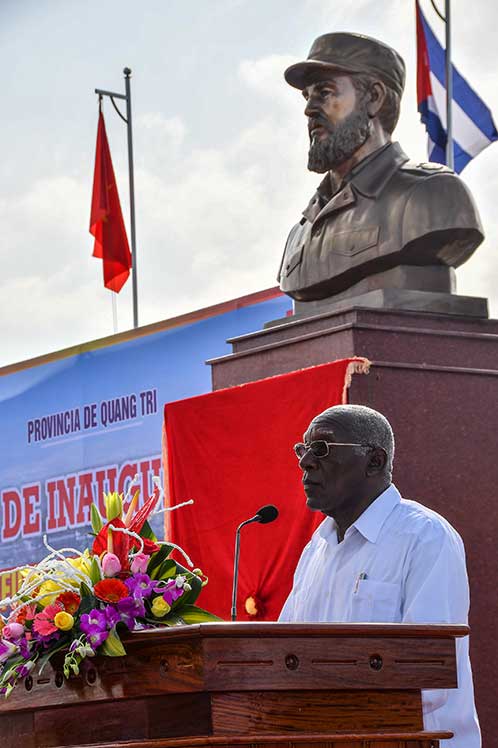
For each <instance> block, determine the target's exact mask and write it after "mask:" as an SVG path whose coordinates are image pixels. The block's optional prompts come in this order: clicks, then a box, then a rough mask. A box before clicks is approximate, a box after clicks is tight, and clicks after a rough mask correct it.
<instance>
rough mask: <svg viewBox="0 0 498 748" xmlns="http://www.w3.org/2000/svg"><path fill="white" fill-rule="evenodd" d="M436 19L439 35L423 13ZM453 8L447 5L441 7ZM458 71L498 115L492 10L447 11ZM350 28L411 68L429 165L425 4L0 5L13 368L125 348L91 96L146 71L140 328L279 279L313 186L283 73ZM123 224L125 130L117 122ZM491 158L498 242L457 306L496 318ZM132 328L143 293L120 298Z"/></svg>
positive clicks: (114, 143) (7, 357)
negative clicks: (418, 34) (477, 301)
mask: <svg viewBox="0 0 498 748" xmlns="http://www.w3.org/2000/svg"><path fill="white" fill-rule="evenodd" d="M422 4H423V8H424V10H425V12H426V15H427V17H428V18H429V19H430V21H431V22H432V25H433V27H434V28H435V31H436V33H438V34H439V36H440V37H441V36H442V34H443V28H442V24H441V22H439V21H438V19H437V17H436V16H435V14H434V12H433V11H432V9H431V6H430V3H429V2H428V0H423V3H422ZM440 4H442V0H440ZM452 8H453V22H454V36H453V45H454V60H455V63H456V64H457V66H458V67H459V69H460V71H461V72H462V73H463V75H464V76H466V77H467V78H468V80H469V82H470V83H471V84H472V85H473V86H474V87H475V88H476V89H477V90H478V91H479V93H480V95H481V96H483V98H485V100H486V101H487V103H488V105H489V106H490V107H491V108H492V110H494V112H495V117H496V118H498V87H497V85H496V83H497V81H496V78H497V74H496V72H495V71H496V61H497V50H496V44H495V41H494V38H495V34H496V28H497V26H498V6H497V5H496V4H495V3H492V2H490V1H489V0H486V1H484V0H482V1H481V2H480V3H477V4H475V5H473V6H472V13H469V6H468V3H464V2H463V0H453V2H452ZM344 30H346V31H347V30H349V31H357V32H360V33H365V34H368V35H371V36H375V37H377V38H379V39H381V40H383V41H385V42H387V43H388V44H391V45H392V46H394V47H396V48H397V49H398V51H399V52H400V53H401V54H402V55H403V57H404V58H405V61H406V63H407V68H408V76H407V87H406V90H405V95H404V98H403V102H402V116H401V119H400V124H399V126H398V128H397V130H396V131H395V139H399V141H400V142H401V144H402V146H403V148H404V149H405V150H406V151H407V153H408V154H409V155H410V156H411V157H412V158H413V159H414V160H416V161H422V160H426V150H425V143H426V140H425V133H424V130H423V128H422V126H421V125H420V123H419V118H418V114H417V112H416V97H415V21H414V9H413V2H412V0H382V3H379V2H373V0H357V2H356V3H354V4H353V5H350V4H348V3H342V4H339V3H337V2H330V1H325V0H299V1H297V0H296V1H294V0H287V1H286V2H284V1H283V0H266V1H264V2H263V0H211V1H210V2H207V0H203V1H202V2H201V1H200V0H198V1H197V2H190V3H185V2H179V1H178V0H142V2H140V3H139V2H137V1H136V0H135V1H132V0H100V1H99V2H97V0H85V1H84V2H83V0H44V2H42V3H40V2H37V1H36V0H2V2H1V3H0V62H1V64H2V70H3V80H2V83H3V90H2V131H3V134H2V137H3V149H2V160H1V163H0V175H1V178H0V221H1V226H2V237H1V241H0V252H1V260H2V269H3V272H2V278H1V281H0V282H1V289H0V325H1V333H2V340H3V342H4V345H3V346H2V349H1V352H0V365H4V364H8V363H12V362H15V361H19V360H23V359H27V358H31V357H33V356H36V355H41V354H43V353H46V352H49V351H53V350H57V349H60V348H63V347H66V346H68V345H74V344H77V343H80V342H85V341H87V340H92V339H95V338H97V337H101V336H104V335H108V334H110V333H111V332H112V313H111V300H110V292H108V291H106V290H105V289H104V288H103V284H102V275H101V272H102V271H101V264H100V262H99V261H98V260H96V259H94V258H92V257H91V252H92V238H91V236H90V235H89V234H88V222H89V211H90V197H91V185H92V176H93V160H94V150H95V136H96V127H97V97H96V96H95V95H94V94H93V89H94V88H95V87H100V88H104V89H112V90H116V91H122V90H123V88H124V83H123V76H122V69H123V67H125V66H126V65H128V66H130V67H131V68H132V70H133V78H132V95H133V110H134V112H133V113H134V136H135V144H134V145H135V165H136V209H137V238H138V251H139V265H138V270H139V297H140V320H141V323H142V324H146V323H150V322H154V321H157V320H160V319H165V318H168V317H171V316H174V315H177V314H180V313H183V312H186V311H190V310H193V309H197V308H200V307H203V306H206V305H209V304H214V303H217V302H219V301H223V300H226V299H229V298H233V297H235V296H239V295H244V294H246V293H250V292H253V291H257V290H260V289H262V288H268V287H270V286H272V285H274V283H275V273H276V269H277V268H278V264H279V260H280V255H281V252H282V248H283V244H284V242H285V238H286V235H287V232H288V230H289V229H290V227H291V226H292V224H293V223H294V222H295V221H296V219H297V218H299V216H300V211H301V210H302V208H303V207H304V206H305V205H306V204H307V202H308V199H309V197H310V195H311V193H312V191H313V189H314V187H315V186H316V184H317V182H318V181H319V178H318V176H317V175H312V174H309V173H308V172H307V171H306V152H307V136H306V128H305V120H304V117H303V114H302V110H303V104H302V100H301V97H300V95H299V93H298V92H296V91H294V90H293V89H291V88H289V87H288V86H287V85H286V84H285V82H284V81H283V77H282V73H283V70H284V69H285V67H286V66H287V65H288V64H290V63H291V62H293V61H296V60H298V59H304V58H305V57H306V55H307V53H308V50H309V47H310V46H311V43H312V41H313V39H314V38H315V37H316V36H318V35H319V34H321V33H325V32H328V31H344ZM104 113H105V117H106V122H107V129H108V135H109V140H110V146H111V151H112V154H113V159H114V166H115V170H116V173H117V177H118V183H119V188H120V194H121V199H122V204H123V210H124V214H125V220H126V221H128V183H127V163H126V133H125V127H124V125H123V124H122V123H121V121H120V120H119V118H118V117H117V115H116V114H115V113H114V111H113V110H112V108H111V106H110V103H108V104H106V105H105V109H104ZM497 171H498V146H497V145H496V144H495V145H494V146H491V147H490V148H488V149H487V150H486V151H484V152H483V153H482V154H481V155H480V156H478V158H477V159H476V160H475V161H474V162H472V163H471V164H470V165H469V166H468V167H467V169H466V170H465V171H464V172H463V178H464V180H465V181H466V183H467V184H468V185H469V187H470V189H471V190H472V192H473V194H474V197H475V199H476V201H477V203H478V206H479V209H480V212H481V217H482V220H483V223H484V227H485V231H486V234H487V239H486V242H485V244H484V245H483V246H482V247H481V248H480V249H479V250H478V251H477V252H476V254H475V255H474V257H473V258H472V259H471V260H470V261H469V262H468V263H467V264H466V265H464V266H463V267H462V268H461V269H460V270H459V271H458V290H459V292H460V293H465V294H469V295H476V296H477V295H483V296H488V297H489V298H490V302H491V311H492V314H493V316H498V292H497V291H496V290H495V289H496V288H497V286H498V261H497V259H496V247H497V245H498V217H497V215H496V209H495V197H494V195H495V193H496V191H497V188H498V177H497ZM118 316H119V327H120V330H122V329H126V328H128V327H130V326H131V324H132V317H131V284H130V283H129V284H127V286H126V287H125V288H124V289H123V291H122V293H121V294H120V295H119V298H118Z"/></svg>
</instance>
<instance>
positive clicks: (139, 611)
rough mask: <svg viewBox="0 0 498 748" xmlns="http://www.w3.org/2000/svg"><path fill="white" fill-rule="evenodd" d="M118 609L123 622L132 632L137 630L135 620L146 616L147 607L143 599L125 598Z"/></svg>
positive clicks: (118, 605)
mask: <svg viewBox="0 0 498 748" xmlns="http://www.w3.org/2000/svg"><path fill="white" fill-rule="evenodd" d="M116 608H117V609H118V611H119V613H120V617H121V620H122V621H123V623H124V624H125V625H126V626H127V628H128V629H129V630H130V631H133V629H134V628H135V619H136V618H141V617H143V616H145V606H144V603H143V599H142V597H140V596H138V597H123V599H122V600H120V601H119V602H118V603H116Z"/></svg>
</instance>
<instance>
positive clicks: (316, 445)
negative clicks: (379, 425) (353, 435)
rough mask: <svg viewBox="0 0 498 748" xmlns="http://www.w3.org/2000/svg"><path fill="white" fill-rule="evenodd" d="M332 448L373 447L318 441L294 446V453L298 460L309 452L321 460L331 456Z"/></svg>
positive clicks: (369, 445) (370, 445) (369, 446)
mask: <svg viewBox="0 0 498 748" xmlns="http://www.w3.org/2000/svg"><path fill="white" fill-rule="evenodd" d="M331 447H368V448H369V449H371V448H372V447H373V445H372V444H349V443H347V442H326V441H325V440H324V439H319V440H318V441H315V442H310V443H309V444H303V442H299V444H294V452H295V453H296V457H297V458H298V460H301V459H302V458H303V457H304V455H305V454H306V453H307V452H308V451H310V452H311V454H312V455H313V457H316V458H317V459H319V460H321V459H322V458H323V457H328V456H329V454H330V448H331Z"/></svg>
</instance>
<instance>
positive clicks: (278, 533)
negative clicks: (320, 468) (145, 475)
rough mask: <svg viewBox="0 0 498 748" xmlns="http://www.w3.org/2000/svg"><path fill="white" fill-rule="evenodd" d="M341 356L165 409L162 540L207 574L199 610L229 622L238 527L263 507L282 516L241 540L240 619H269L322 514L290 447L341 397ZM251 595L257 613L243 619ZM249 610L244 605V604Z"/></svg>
mask: <svg viewBox="0 0 498 748" xmlns="http://www.w3.org/2000/svg"><path fill="white" fill-rule="evenodd" d="M362 364H363V365H364V368H365V366H366V364H367V362H365V361H364V360H360V359H355V360H352V359H346V360H341V361H335V362H333V363H330V364H324V365H321V366H314V367H311V368H309V369H302V370H301V371H297V372H292V373H290V374H283V375H281V376H276V377H271V378H269V379H263V380H260V381H258V382H252V383H249V384H245V385H241V386H238V387H232V388H229V389H225V390H218V391H217V392H212V393H210V394H207V395H201V396H199V397H192V398H188V399H186V400H180V401H177V402H173V403H168V404H167V405H166V406H165V410H164V413H165V439H164V443H165V465H164V466H165V475H166V479H167V484H168V491H169V503H170V505H171V506H174V505H175V504H179V503H180V502H182V501H185V500H187V499H190V498H192V499H194V501H195V503H194V504H193V505H192V506H188V507H184V508H181V509H178V510H177V511H174V512H169V513H168V514H167V519H168V522H167V535H166V537H167V538H169V539H170V540H172V541H173V542H175V543H178V544H179V545H180V546H182V547H183V548H184V549H185V550H186V551H187V553H188V554H189V555H190V556H191V558H192V560H193V562H194V564H195V565H196V566H199V567H200V568H201V569H202V571H203V572H205V573H206V574H207V575H208V576H209V584H208V585H207V587H205V588H204V590H203V592H202V594H201V597H200V599H199V605H201V607H204V608H206V609H208V610H210V611H211V612H213V613H216V614H218V615H219V616H221V617H222V618H225V619H229V617H230V607H231V589H232V570H233V557H234V539H235V530H236V528H237V526H238V525H239V524H240V522H242V521H243V520H245V519H248V518H249V517H252V516H253V515H254V514H255V513H256V512H257V510H258V509H259V508H260V507H261V506H262V505H264V504H275V505H276V506H277V507H278V509H279V511H280V515H279V517H278V519H277V520H276V521H275V522H273V523H271V524H267V525H259V524H252V525H248V526H247V527H245V528H243V530H242V536H241V555H240V576H239V585H238V606H237V612H238V619H239V620H275V619H276V618H277V617H278V615H279V613H280V610H281V607H282V605H283V603H284V601H285V599H286V597H287V595H288V593H289V591H290V588H291V585H292V577H293V572H294V569H295V566H296V563H297V561H298V558H299V555H300V553H301V551H302V549H303V547H304V546H305V544H306V543H307V541H308V540H309V538H310V536H311V534H312V532H313V530H314V529H315V528H316V527H317V525H318V524H319V522H321V520H322V519H323V515H321V514H319V513H313V512H311V511H310V510H308V509H307V507H306V505H305V497H304V494H303V489H302V484H301V471H300V469H299V467H298V464H297V459H296V457H295V455H294V452H293V449H292V447H293V445H294V444H295V443H296V442H298V441H302V437H303V432H304V431H305V430H306V428H307V427H308V424H309V422H310V421H311V419H312V418H313V416H315V415H317V414H318V413H320V412H321V411H323V410H325V409H326V408H328V407H330V406H332V405H337V404H338V403H341V402H343V401H344V397H345V395H344V393H345V391H346V381H347V378H348V374H350V372H351V371H352V369H354V367H355V366H356V368H358V366H361V365H362ZM248 598H253V601H252V604H253V608H254V607H255V608H257V614H256V615H248V613H247V612H246V610H245V605H246V601H247V600H248ZM248 604H249V603H248Z"/></svg>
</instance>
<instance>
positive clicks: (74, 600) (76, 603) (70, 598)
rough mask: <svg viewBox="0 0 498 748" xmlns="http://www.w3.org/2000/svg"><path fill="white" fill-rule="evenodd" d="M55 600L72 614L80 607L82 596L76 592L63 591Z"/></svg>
mask: <svg viewBox="0 0 498 748" xmlns="http://www.w3.org/2000/svg"><path fill="white" fill-rule="evenodd" d="M55 602H56V603H59V604H60V605H62V607H63V608H64V610H65V611H66V613H71V615H72V614H73V613H76V611H77V610H78V608H79V607H80V602H81V597H80V596H79V595H77V594H76V592H62V593H61V594H60V595H59V596H58V597H57V599H56V601H55Z"/></svg>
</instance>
